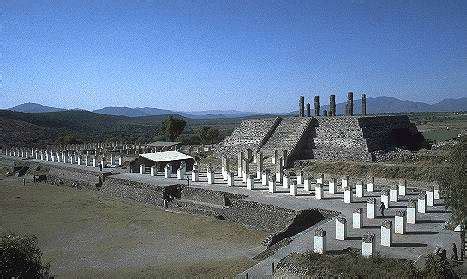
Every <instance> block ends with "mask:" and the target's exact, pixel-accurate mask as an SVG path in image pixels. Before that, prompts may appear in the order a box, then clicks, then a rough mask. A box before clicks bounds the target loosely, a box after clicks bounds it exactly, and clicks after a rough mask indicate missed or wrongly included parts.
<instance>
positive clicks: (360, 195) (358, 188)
mask: <svg viewBox="0 0 467 279" xmlns="http://www.w3.org/2000/svg"><path fill="white" fill-rule="evenodd" d="M355 196H356V197H357V198H363V182H362V181H359V182H357V183H356V184H355Z"/></svg>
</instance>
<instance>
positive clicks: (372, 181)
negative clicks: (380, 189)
mask: <svg viewBox="0 0 467 279" xmlns="http://www.w3.org/2000/svg"><path fill="white" fill-rule="evenodd" d="M374 190H375V178H374V177H373V176H372V177H369V178H368V179H367V182H366V191H367V192H373V191H374Z"/></svg>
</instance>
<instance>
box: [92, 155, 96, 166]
mask: <svg viewBox="0 0 467 279" xmlns="http://www.w3.org/2000/svg"><path fill="white" fill-rule="evenodd" d="M92 166H93V167H97V160H96V157H94V158H92Z"/></svg>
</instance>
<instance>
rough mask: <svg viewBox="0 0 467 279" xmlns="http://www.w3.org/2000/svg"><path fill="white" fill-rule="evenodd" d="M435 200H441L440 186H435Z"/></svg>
mask: <svg viewBox="0 0 467 279" xmlns="http://www.w3.org/2000/svg"><path fill="white" fill-rule="evenodd" d="M433 198H434V199H435V200H439V198H440V195H439V185H435V186H434V187H433Z"/></svg>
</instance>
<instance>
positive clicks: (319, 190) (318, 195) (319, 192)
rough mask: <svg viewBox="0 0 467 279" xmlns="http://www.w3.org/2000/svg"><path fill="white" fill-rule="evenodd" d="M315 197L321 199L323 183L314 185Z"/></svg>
mask: <svg viewBox="0 0 467 279" xmlns="http://www.w3.org/2000/svg"><path fill="white" fill-rule="evenodd" d="M315 199H317V200H321V199H323V184H320V183H316V185H315Z"/></svg>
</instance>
